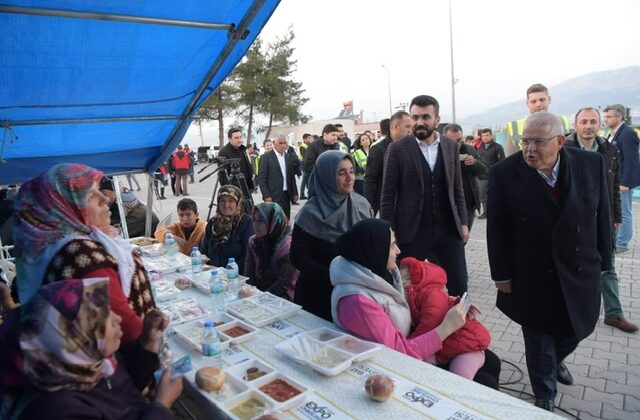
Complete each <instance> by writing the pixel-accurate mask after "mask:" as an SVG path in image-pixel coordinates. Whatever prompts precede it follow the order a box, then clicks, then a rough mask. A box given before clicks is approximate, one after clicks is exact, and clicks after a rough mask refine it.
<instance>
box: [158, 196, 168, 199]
mask: <svg viewBox="0 0 640 420" xmlns="http://www.w3.org/2000/svg"><path fill="white" fill-rule="evenodd" d="M166 199H167V197H165V196H164V195H163V196H162V197H158V200H166Z"/></svg>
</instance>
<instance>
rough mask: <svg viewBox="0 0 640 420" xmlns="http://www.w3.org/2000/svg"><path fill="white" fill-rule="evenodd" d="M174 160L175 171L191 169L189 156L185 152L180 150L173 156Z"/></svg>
mask: <svg viewBox="0 0 640 420" xmlns="http://www.w3.org/2000/svg"><path fill="white" fill-rule="evenodd" d="M171 159H173V169H175V170H176V171H177V170H178V169H189V163H190V160H189V154H188V153H187V152H185V151H184V150H178V151H176V152H173V154H172V155H171Z"/></svg>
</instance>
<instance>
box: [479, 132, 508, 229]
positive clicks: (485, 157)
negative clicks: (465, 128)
mask: <svg viewBox="0 0 640 420" xmlns="http://www.w3.org/2000/svg"><path fill="white" fill-rule="evenodd" d="M480 139H481V140H482V144H481V145H480V147H479V148H478V156H480V159H481V160H482V161H483V162H484V164H485V165H487V168H491V167H492V166H493V165H495V164H496V163H498V162H500V161H501V160H502V159H504V149H503V148H502V146H501V145H499V144H498V143H496V141H495V140H494V139H493V132H492V131H491V129H490V128H483V129H481V130H480ZM488 186H489V181H488V180H487V177H486V176H480V177H478V192H479V193H480V201H481V202H482V207H483V209H484V211H483V212H482V214H481V215H480V216H478V219H486V218H487V187H488Z"/></svg>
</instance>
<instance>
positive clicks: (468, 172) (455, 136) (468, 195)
mask: <svg viewBox="0 0 640 420" xmlns="http://www.w3.org/2000/svg"><path fill="white" fill-rule="evenodd" d="M444 135H445V136H447V137H449V138H450V139H452V140H455V141H456V143H458V147H459V148H460V149H459V151H460V170H461V171H462V187H463V189H464V201H465V203H466V204H467V218H468V219H469V231H471V227H472V226H473V219H474V218H475V216H476V210H478V211H480V207H481V201H480V193H479V191H478V178H480V177H483V178H486V176H487V173H488V171H487V165H485V163H484V162H483V161H481V160H480V158H479V157H478V152H476V148H475V147H473V146H469V145H468V144H465V143H463V141H462V137H463V134H462V127H460V126H459V125H458V124H448V125H447V126H446V127H445V128H444Z"/></svg>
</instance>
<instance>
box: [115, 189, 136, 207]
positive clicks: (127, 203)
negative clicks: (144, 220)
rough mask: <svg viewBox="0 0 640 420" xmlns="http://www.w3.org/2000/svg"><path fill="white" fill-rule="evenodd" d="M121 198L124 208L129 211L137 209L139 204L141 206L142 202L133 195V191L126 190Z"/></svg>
mask: <svg viewBox="0 0 640 420" xmlns="http://www.w3.org/2000/svg"><path fill="white" fill-rule="evenodd" d="M120 196H121V197H122V206H123V207H126V208H129V209H133V208H135V207H137V206H138V204H140V201H138V199H137V198H136V195H135V194H134V193H133V191H129V190H124V191H122V193H121V194H120Z"/></svg>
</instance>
